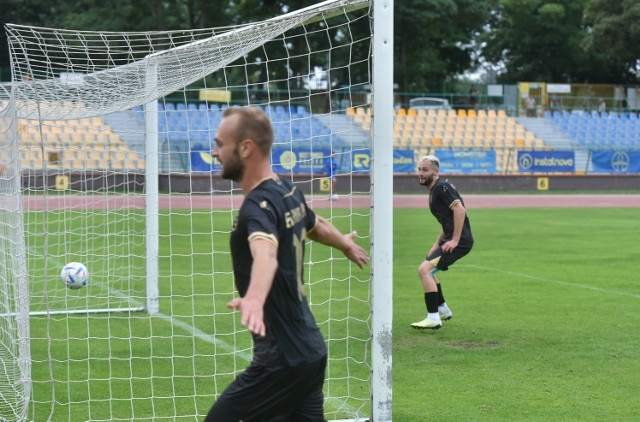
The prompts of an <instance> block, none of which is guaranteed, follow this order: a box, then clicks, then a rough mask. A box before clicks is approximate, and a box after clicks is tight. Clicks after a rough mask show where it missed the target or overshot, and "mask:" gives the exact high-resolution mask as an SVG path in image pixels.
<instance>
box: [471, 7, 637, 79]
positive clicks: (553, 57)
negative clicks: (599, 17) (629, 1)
mask: <svg viewBox="0 0 640 422" xmlns="http://www.w3.org/2000/svg"><path fill="white" fill-rule="evenodd" d="M589 1H590V0H500V2H499V5H498V7H497V8H496V9H495V11H494V14H493V19H492V21H491V22H490V24H489V26H488V30H487V31H486V32H485V33H484V34H483V35H482V37H481V40H482V42H483V43H484V44H483V56H484V58H485V60H487V61H488V62H489V63H493V64H494V65H497V66H500V67H503V68H504V69H503V72H502V75H501V77H500V78H499V79H500V81H501V82H505V83H514V82H518V81H534V82H543V81H547V82H577V83H587V82H588V83H605V82H606V83H616V82H623V81H628V80H629V73H628V72H627V71H626V70H625V67H624V63H623V62H622V61H621V60H618V59H617V58H616V57H613V56H611V55H610V54H606V53H603V52H599V51H596V50H593V51H588V50H587V49H585V47H584V46H585V43H584V41H585V37H586V35H587V31H586V28H585V25H584V20H583V16H584V11H585V8H586V7H587V5H588V4H589ZM591 1H595V0H591ZM603 2H604V3H609V2H608V1H606V0H603Z"/></svg>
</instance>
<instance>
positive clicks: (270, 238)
mask: <svg viewBox="0 0 640 422" xmlns="http://www.w3.org/2000/svg"><path fill="white" fill-rule="evenodd" d="M257 239H261V240H266V241H267V242H271V243H273V245H274V246H275V247H276V248H277V247H278V239H277V238H276V237H275V236H274V235H272V234H268V233H264V232H254V233H251V234H250V235H249V243H251V242H252V241H254V240H257Z"/></svg>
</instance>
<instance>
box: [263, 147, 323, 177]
mask: <svg viewBox="0 0 640 422" xmlns="http://www.w3.org/2000/svg"><path fill="white" fill-rule="evenodd" d="M329 153H330V151H329V150H328V149H327V150H314V151H308V150H302V149H289V148H274V149H273V150H272V151H271V163H272V168H273V171H274V172H275V173H303V174H310V173H314V174H318V173H323V172H324V160H325V158H326V157H328V156H329Z"/></svg>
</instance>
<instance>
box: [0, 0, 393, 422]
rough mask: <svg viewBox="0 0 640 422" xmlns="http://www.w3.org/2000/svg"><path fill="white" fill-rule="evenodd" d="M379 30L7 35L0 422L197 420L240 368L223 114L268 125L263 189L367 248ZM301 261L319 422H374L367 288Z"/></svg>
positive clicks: (244, 357) (353, 19)
mask: <svg viewBox="0 0 640 422" xmlns="http://www.w3.org/2000/svg"><path fill="white" fill-rule="evenodd" d="M372 14H373V12H372V9H371V7H370V4H369V1H368V0H329V1H325V2H322V3H319V4H317V5H315V6H312V7H308V8H305V9H302V10H299V11H295V12H290V13H286V14H284V15H282V16H279V17H276V18H272V19H269V20H266V21H262V22H258V23H253V24H250V25H242V26H233V27H225V28H214V29H204V30H190V31H176V32H148V33H142V32H141V33H105V32H90V31H73V30H63V29H49V28H38V27H27V26H21V25H12V24H9V25H7V26H6V29H7V34H8V38H9V47H10V52H11V60H12V78H13V81H12V82H11V83H10V84H5V85H4V86H2V88H1V89H0V101H1V103H0V106H1V107H0V133H1V136H2V138H1V139H0V163H1V167H0V169H1V170H2V171H1V173H0V196H1V199H2V203H1V204H0V314H1V315H2V317H1V318H0V420H20V421H22V420H33V421H44V420H52V421H65V420H67V421H80V420H81V421H117V420H167V421H169V420H171V421H174V420H185V421H186V420H200V419H202V418H203V416H204V415H205V414H206V412H207V411H208V409H209V408H210V406H211V405H212V403H213V402H214V401H215V400H216V398H217V397H218V395H219V394H220V393H221V392H222V391H223V389H224V388H225V387H226V386H227V385H228V384H229V383H230V382H231V380H232V379H233V378H234V377H235V375H237V374H238V372H239V371H241V370H243V369H244V368H245V367H246V366H247V365H248V363H249V361H250V359H251V337H250V335H249V334H248V333H247V332H246V329H244V328H243V327H242V326H241V325H240V322H239V317H238V314H237V313H236V312H234V311H232V310H229V309H228V308H227V307H226V304H227V303H228V302H229V301H230V300H231V299H232V298H233V297H234V296H235V295H236V294H237V293H236V291H235V287H234V283H233V274H232V269H231V260H230V255H229V233H230V230H231V226H232V223H233V220H234V218H235V216H236V214H237V211H238V209H239V206H240V204H241V201H242V195H241V191H240V189H239V187H238V186H236V185H234V184H233V183H230V182H228V181H225V180H222V179H221V178H220V177H219V164H218V163H217V162H215V160H212V158H211V156H210V150H211V147H212V140H213V136H214V134H215V132H216V129H217V125H218V123H219V122H220V119H221V114H222V112H223V110H224V109H225V108H226V107H228V106H230V105H240V106H246V105H252V106H257V107H261V108H262V109H263V110H265V112H266V113H267V114H268V115H269V117H270V118H271V120H272V122H273V125H274V131H275V134H276V140H275V144H274V150H273V157H272V158H273V160H272V161H273V169H274V171H276V172H277V173H279V174H280V175H282V176H285V177H289V178H291V180H293V182H294V183H296V184H297V186H299V187H300V188H301V189H302V190H303V191H304V192H305V193H306V196H307V199H308V200H309V202H310V205H311V207H312V208H314V209H315V210H316V212H317V213H318V214H320V215H323V216H325V217H327V218H329V219H330V220H331V221H332V222H333V223H334V224H335V225H337V226H338V227H339V228H341V229H342V230H343V231H348V230H357V231H358V233H359V239H358V242H359V243H360V244H361V245H363V246H365V247H367V248H368V247H369V244H370V243H371V242H372V237H373V233H372V229H371V227H372V224H371V221H372V206H371V193H372V192H371V182H370V173H369V170H370V167H371V166H372V161H373V153H372V145H371V122H372V114H373V113H372V103H371V93H372V90H371V88H372V85H373V80H372V66H371V59H372V54H371V52H372V45H373V42H372ZM331 155H333V156H334V158H335V160H336V161H337V163H338V170H337V173H338V176H337V179H338V181H337V192H332V191H331V189H332V186H331V183H330V181H329V180H328V179H327V178H326V174H325V163H326V162H327V160H328V158H329V156H331ZM306 259H307V261H306V267H305V278H306V283H307V289H308V290H307V297H308V299H309V302H310V304H311V307H312V311H313V313H314V315H315V317H316V319H317V322H318V324H319V326H320V327H321V330H322V332H323V334H324V336H325V339H326V341H327V345H328V348H329V363H328V369H327V380H326V383H325V412H326V417H327V419H329V420H359V421H365V420H369V418H371V415H372V412H374V410H373V409H372V408H373V407H374V406H375V404H374V405H372V399H371V398H372V395H373V396H374V397H375V394H373V393H372V385H374V384H375V382H374V381H375V380H374V379H375V377H376V371H375V370H373V369H372V356H371V353H372V351H371V350H372V344H373V343H375V341H376V340H375V338H374V337H375V336H374V334H372V329H373V328H372V326H373V325H375V324H373V323H372V284H371V274H370V271H368V270H365V271H362V270H360V269H358V268H357V266H352V265H351V264H350V262H349V261H348V260H346V259H345V258H344V257H343V256H342V255H341V254H340V253H336V252H334V251H332V250H330V249H329V248H326V247H324V246H322V245H314V244H312V243H311V244H309V247H308V248H307V256H306ZM73 261H76V262H81V263H83V264H85V265H86V267H87V268H88V271H89V274H90V278H89V282H88V285H87V286H86V287H83V288H81V289H77V290H71V289H67V288H65V286H64V285H63V283H62V282H61V280H60V271H61V269H62V267H63V266H64V265H65V264H66V263H68V262H73ZM386 324H387V325H390V322H389V321H388V322H387V323H386ZM388 340H389V341H390V339H388ZM389 359H390V356H389ZM373 360H375V358H374V359H373ZM372 377H373V378H374V379H372ZM374 388H375V387H374Z"/></svg>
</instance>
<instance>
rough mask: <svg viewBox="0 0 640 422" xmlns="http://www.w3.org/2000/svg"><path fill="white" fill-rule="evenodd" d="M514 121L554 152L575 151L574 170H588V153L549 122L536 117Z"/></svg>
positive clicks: (520, 118)
mask: <svg viewBox="0 0 640 422" xmlns="http://www.w3.org/2000/svg"><path fill="white" fill-rule="evenodd" d="M516 121H517V122H518V123H520V124H521V125H522V126H524V128H525V129H526V130H529V131H531V132H533V133H534V134H535V136H536V138H540V139H542V140H543V141H544V143H545V145H547V146H549V147H551V148H553V149H554V150H573V151H575V154H576V170H585V171H587V170H588V168H587V165H588V164H589V151H588V150H585V149H583V148H581V147H580V145H579V144H578V143H577V142H576V141H574V140H572V139H570V138H569V137H568V136H567V135H566V134H565V133H564V132H562V130H560V128H559V127H557V126H555V125H554V124H553V123H552V121H551V120H549V119H542V118H537V117H518V118H516Z"/></svg>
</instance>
